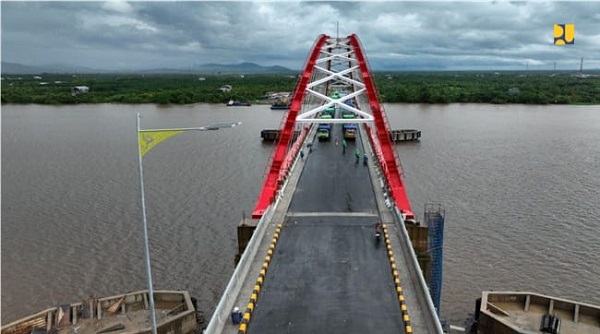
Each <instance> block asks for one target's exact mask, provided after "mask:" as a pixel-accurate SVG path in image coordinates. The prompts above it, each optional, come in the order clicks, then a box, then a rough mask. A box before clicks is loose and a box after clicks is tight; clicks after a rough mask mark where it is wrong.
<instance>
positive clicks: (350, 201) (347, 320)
mask: <svg viewBox="0 0 600 334" xmlns="http://www.w3.org/2000/svg"><path fill="white" fill-rule="evenodd" d="M333 130H334V131H333V136H332V139H331V140H330V141H327V142H319V141H317V140H315V142H314V143H313V150H312V153H310V154H305V156H304V159H305V163H306V165H305V167H304V170H303V171H302V175H301V177H300V180H299V183H298V186H297V188H296V191H295V193H294V196H293V198H292V202H291V205H290V208H289V210H288V215H287V216H286V221H285V224H284V227H283V229H282V231H281V234H280V237H279V240H278V242H277V246H276V248H275V252H274V255H273V257H272V260H271V263H270V265H269V269H268V271H267V275H266V279H265V283H264V285H263V289H262V291H261V292H260V294H259V296H258V300H257V303H256V307H255V309H254V312H253V313H252V318H251V321H250V323H249V326H248V333H261V334H263V333H264V334H268V333H278V334H279V333H303V334H304V333H361V334H363V333H404V326H403V323H402V315H401V312H400V307H399V303H398V301H397V294H396V291H395V289H394V282H393V276H392V274H391V269H390V263H389V260H388V257H387V254H386V250H385V244H384V243H383V241H382V242H380V243H377V242H376V241H375V224H376V223H377V222H378V221H379V217H378V215H377V207H376V204H375V198H374V196H375V195H374V192H373V187H372V183H371V179H370V176H369V172H368V169H367V168H368V167H366V166H364V165H363V161H362V157H361V160H360V162H359V163H358V164H356V163H355V157H354V151H355V149H356V148H358V149H359V150H360V151H361V153H362V152H363V151H364V150H363V148H362V146H360V141H359V140H357V141H356V142H348V148H347V150H346V153H345V154H343V153H342V145H341V141H342V132H341V125H339V124H337V125H334V127H333ZM336 136H337V137H338V138H339V145H338V146H336V145H335V137H336ZM304 151H305V153H307V152H308V150H307V149H306V148H304ZM370 163H371V162H370V161H369V164H370Z"/></svg>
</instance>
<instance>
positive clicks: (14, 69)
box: [2, 61, 297, 75]
mask: <svg viewBox="0 0 600 334" xmlns="http://www.w3.org/2000/svg"><path fill="white" fill-rule="evenodd" d="M286 72H297V71H293V70H290V69H289V68H286V67H283V66H260V65H258V64H255V63H248V62H246V63H240V64H200V65H193V66H191V67H186V68H182V67H179V68H154V69H144V70H127V71H125V70H107V69H92V68H88V67H81V66H70V65H64V64H53V65H42V66H31V65H23V64H19V63H11V62H5V61H3V62H2V74H3V75H4V74H42V73H80V74H85V73H146V74H151V73H156V74H160V73H181V74H187V73H203V74H211V73H214V74H217V73H221V74H258V73H286Z"/></svg>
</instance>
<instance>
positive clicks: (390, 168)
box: [348, 34, 414, 219]
mask: <svg viewBox="0 0 600 334" xmlns="http://www.w3.org/2000/svg"><path fill="white" fill-rule="evenodd" d="M348 38H349V39H350V44H351V45H352V47H353V48H354V53H355V54H356V58H357V60H358V64H359V67H360V72H361V74H362V79H363V83H364V84H365V88H366V89H367V97H368V98H369V106H370V107H371V113H372V114H373V118H374V122H375V131H376V134H375V135H376V137H377V139H378V141H379V145H380V147H379V148H380V149H381V153H382V154H381V156H379V159H380V161H379V163H380V164H381V166H382V170H383V171H384V174H385V178H386V180H387V183H388V187H389V188H390V192H391V195H392V198H393V199H394V201H395V202H396V205H397V206H398V208H399V209H400V210H402V212H404V213H405V214H406V218H407V219H414V214H413V212H412V209H411V206H410V201H409V200H408V195H407V193H406V188H405V187H404V182H402V176H401V175H400V170H399V168H398V167H399V166H398V164H397V163H396V156H395V153H394V149H393V146H392V141H391V139H390V135H389V133H390V132H389V130H390V129H388V126H387V123H386V122H385V119H384V116H383V112H382V108H381V104H380V103H379V98H378V97H377V91H376V90H375V84H374V83H373V79H372V78H371V72H370V71H369V67H368V65H367V60H366V58H365V56H364V54H363V52H362V47H361V45H360V41H359V39H358V36H356V34H352V35H350V36H348ZM375 145H376V144H375Z"/></svg>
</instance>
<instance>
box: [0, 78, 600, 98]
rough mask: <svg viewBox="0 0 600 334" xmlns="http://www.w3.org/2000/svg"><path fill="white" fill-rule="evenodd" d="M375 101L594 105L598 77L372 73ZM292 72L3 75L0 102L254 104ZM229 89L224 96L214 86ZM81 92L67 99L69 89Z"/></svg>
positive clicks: (288, 82) (289, 85) (285, 84)
mask: <svg viewBox="0 0 600 334" xmlns="http://www.w3.org/2000/svg"><path fill="white" fill-rule="evenodd" d="M373 77H374V82H375V85H376V87H377V91H378V93H379V99H380V101H381V102H389V103H394V102H406V103H456V102H461V103H521V104H600V72H597V73H595V75H590V76H587V77H584V76H581V75H576V73H575V72H571V73H552V72H485V73H475V72H422V73H417V72H389V73H383V72H381V73H374V74H373ZM296 83H297V75H294V74H253V75H245V76H240V75H199V74H154V75H147V74H146V75H141V74H78V75H70V74H69V75H66V74H63V75H61V74H41V75H40V76H36V77H34V76H31V75H3V80H2V94H1V95H2V96H1V98H2V103H3V104H4V103H21V104H25V103H38V104H75V103H129V104H136V103H156V104H189V103H200V102H201V103H226V102H227V101H229V100H230V99H233V100H241V101H248V102H256V101H258V100H259V99H261V98H262V97H263V96H264V94H265V93H266V92H270V91H292V90H293V89H294V88H295V86H296ZM225 85H230V86H231V87H232V89H231V91H228V92H223V91H221V90H219V88H220V87H223V86H225ZM74 86H87V87H89V92H88V93H84V94H71V87H74Z"/></svg>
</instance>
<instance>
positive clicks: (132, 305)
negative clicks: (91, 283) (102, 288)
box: [2, 290, 199, 334]
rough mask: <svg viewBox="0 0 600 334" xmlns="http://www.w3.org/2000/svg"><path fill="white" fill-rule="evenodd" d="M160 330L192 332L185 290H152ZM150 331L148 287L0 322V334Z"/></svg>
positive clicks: (192, 316) (194, 318)
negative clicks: (6, 322) (0, 330)
mask: <svg viewBox="0 0 600 334" xmlns="http://www.w3.org/2000/svg"><path fill="white" fill-rule="evenodd" d="M154 306H155V310H156V327H157V329H158V332H159V333H167V332H172V333H182V334H191V333H194V332H195V331H196V328H197V323H198V321H199V320H198V316H197V314H198V313H197V312H196V307H195V305H194V301H193V299H192V298H191V297H190V295H189V293H188V292H187V291H168V290H159V291H154ZM108 332H111V333H125V332H126V333H151V332H152V321H151V315H150V307H149V299H148V290H141V291H136V292H131V293H127V294H121V295H116V296H110V297H105V298H93V297H89V298H87V299H86V300H84V301H82V302H79V303H73V304H64V305H60V306H57V307H54V308H49V309H46V310H44V311H41V312H38V313H35V314H32V315H29V316H27V317H24V318H21V319H19V320H17V321H14V322H11V323H9V324H6V325H3V326H2V334H29V333H36V334H44V333H57V334H62V333H65V334H66V333H77V334H98V333H108Z"/></svg>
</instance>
